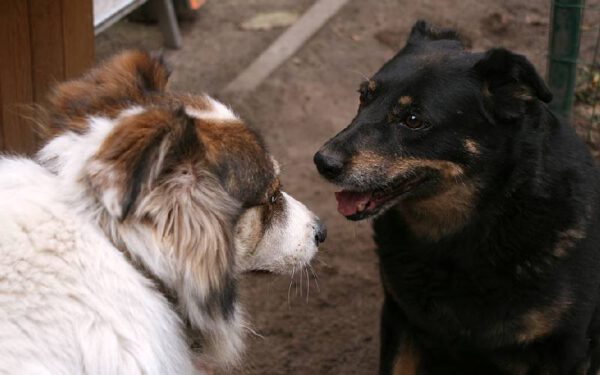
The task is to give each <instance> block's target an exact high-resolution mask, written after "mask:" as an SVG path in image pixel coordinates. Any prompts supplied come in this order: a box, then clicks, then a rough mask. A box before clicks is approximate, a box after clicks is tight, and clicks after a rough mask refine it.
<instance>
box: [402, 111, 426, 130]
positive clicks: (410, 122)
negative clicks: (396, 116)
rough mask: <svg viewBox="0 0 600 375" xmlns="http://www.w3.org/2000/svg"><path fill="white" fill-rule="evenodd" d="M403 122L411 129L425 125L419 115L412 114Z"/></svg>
mask: <svg viewBox="0 0 600 375" xmlns="http://www.w3.org/2000/svg"><path fill="white" fill-rule="evenodd" d="M403 123H404V125H406V127H408V128H411V129H420V128H422V127H423V126H424V125H425V123H424V122H423V121H422V120H421V119H420V118H419V116H417V115H412V114H410V115H408V116H407V117H406V119H404V121H403Z"/></svg>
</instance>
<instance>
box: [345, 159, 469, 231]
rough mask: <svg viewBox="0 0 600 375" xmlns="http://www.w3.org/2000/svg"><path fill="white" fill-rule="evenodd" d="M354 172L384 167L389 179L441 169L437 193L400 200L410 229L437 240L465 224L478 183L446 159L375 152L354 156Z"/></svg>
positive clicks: (364, 172) (370, 170) (399, 205)
mask: <svg viewBox="0 0 600 375" xmlns="http://www.w3.org/2000/svg"><path fill="white" fill-rule="evenodd" d="M352 168H357V169H358V170H357V171H354V172H355V173H363V174H368V173H369V172H372V173H374V174H375V173H379V172H380V171H383V173H385V176H386V178H387V179H389V180H392V179H394V178H397V177H400V176H404V175H409V174H410V173H412V172H414V171H415V170H417V169H420V168H431V169H434V170H436V171H438V172H439V173H440V177H441V178H442V181H441V183H440V185H439V190H438V193H437V194H436V195H434V196H431V197H427V198H423V199H410V200H405V201H402V202H400V203H399V204H398V206H397V207H398V209H399V210H400V213H401V214H402V216H403V218H404V220H405V222H406V224H407V225H408V226H409V228H410V229H411V231H412V232H413V233H414V234H415V235H417V236H419V237H423V238H429V239H431V240H432V241H437V240H439V239H440V238H442V237H444V236H446V235H448V234H451V233H455V232H456V231H457V230H459V229H461V228H462V227H464V225H465V224H466V223H467V221H468V220H469V218H470V216H471V213H472V211H473V205H474V200H475V194H476V192H477V190H478V184H477V182H476V181H473V180H469V179H467V180H465V179H464V170H463V168H462V167H461V166H460V165H458V164H456V163H453V162H451V161H447V160H430V159H415V158H403V159H392V158H389V157H386V156H383V155H380V154H377V153H374V152H362V153H360V154H358V155H356V156H355V157H354V158H353V159H352Z"/></svg>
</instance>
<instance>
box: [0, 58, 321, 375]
mask: <svg viewBox="0 0 600 375" xmlns="http://www.w3.org/2000/svg"><path fill="white" fill-rule="evenodd" d="M167 78H168V74H167V71H166V70H165V68H164V66H163V64H162V63H161V62H160V61H159V60H158V59H154V58H152V57H151V56H150V55H148V54H146V53H143V52H138V51H132V52H125V53H122V54H120V55H117V56H116V57H114V58H112V59H111V60H109V61H108V62H107V63H105V64H104V65H102V66H100V67H98V68H96V69H94V70H92V71H91V72H90V73H88V74H87V75H86V76H84V77H83V78H81V79H78V80H74V81H71V82H67V83H64V84H62V85H60V86H58V87H57V89H56V91H55V92H54V94H53V95H52V97H51V104H50V111H49V116H48V119H47V121H46V124H47V126H46V130H47V131H48V133H49V136H50V139H49V141H48V143H47V144H46V145H45V146H44V147H43V149H42V150H41V151H40V152H39V154H38V157H37V161H34V160H31V159H25V158H10V157H5V158H2V159H0V223H2V224H1V225H0V373H10V374H16V373H19V374H75V373H77V374H79V373H86V374H134V373H145V374H188V373H195V372H197V371H198V368H197V365H196V363H197V361H200V362H201V363H204V364H206V365H208V366H209V367H212V366H216V367H227V366H231V365H235V364H236V362H238V361H239V359H240V355H241V352H242V348H243V335H244V330H245V324H244V321H243V317H242V316H241V315H242V314H241V311H240V306H239V305H238V301H237V296H236V283H237V282H236V279H237V275H238V274H239V273H240V272H241V271H244V270H254V269H259V270H268V271H274V272H280V273H285V272H288V271H291V270H292V269H293V268H299V267H300V268H301V267H305V266H307V265H308V262H309V261H310V260H311V258H312V257H313V255H315V253H316V251H317V246H318V244H319V242H322V241H323V240H324V237H325V232H324V228H323V226H322V225H321V224H320V222H319V220H318V219H317V217H316V216H315V215H314V214H312V213H311V212H310V211H309V210H308V209H307V208H306V207H305V206H304V205H302V204H301V203H300V202H298V201H296V200H294V199H293V198H292V197H290V196H289V195H287V194H286V193H284V192H283V191H282V190H281V185H280V182H279V177H278V175H279V170H278V166H277V163H276V162H275V161H274V160H273V158H272V157H271V156H270V155H269V154H268V152H267V151H266V149H265V146H264V144H263V142H262V140H261V139H260V137H259V136H258V135H257V134H256V133H255V132H254V131H252V130H251V129H249V128H248V127H247V126H246V125H245V124H244V123H243V122H242V121H241V120H240V119H239V118H238V117H236V116H235V115H234V114H233V113H232V112H231V111H230V110H229V109H228V108H227V107H225V106H224V105H223V104H221V103H219V102H217V101H215V100H213V99H211V98H210V97H208V96H190V95H181V94H175V93H170V92H167V91H165V86H166V83H167ZM190 332H193V334H190ZM192 344H193V345H192ZM192 346H194V347H195V350H192V349H191V347H192Z"/></svg>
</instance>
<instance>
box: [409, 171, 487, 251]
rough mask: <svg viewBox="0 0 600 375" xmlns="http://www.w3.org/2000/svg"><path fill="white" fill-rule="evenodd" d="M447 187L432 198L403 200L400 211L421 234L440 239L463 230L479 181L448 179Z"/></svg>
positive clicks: (416, 231)
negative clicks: (460, 181) (459, 181)
mask: <svg viewBox="0 0 600 375" xmlns="http://www.w3.org/2000/svg"><path fill="white" fill-rule="evenodd" d="M445 188H446V190H444V191H442V192H441V193H439V194H437V195H435V196H433V197H431V198H426V199H419V200H410V201H404V202H400V204H399V206H398V207H399V210H400V213H401V214H402V217H403V218H404V221H405V222H406V224H407V225H408V226H409V227H410V229H411V231H412V232H413V233H414V234H416V235H417V236H419V237H424V238H429V239H431V240H433V241H437V240H439V239H440V238H442V237H444V236H447V235H449V234H452V233H455V232H456V231H458V230H460V229H461V228H462V227H463V226H464V225H465V224H466V223H467V221H468V220H469V218H470V216H471V213H472V210H473V203H474V202H473V201H474V196H475V193H476V192H477V184H476V183H474V182H473V181H466V182H464V183H454V182H447V183H446V186H445Z"/></svg>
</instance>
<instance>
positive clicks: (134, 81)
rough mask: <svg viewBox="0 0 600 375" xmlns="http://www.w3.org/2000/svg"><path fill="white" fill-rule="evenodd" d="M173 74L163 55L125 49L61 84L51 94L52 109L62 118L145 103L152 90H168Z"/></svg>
mask: <svg viewBox="0 0 600 375" xmlns="http://www.w3.org/2000/svg"><path fill="white" fill-rule="evenodd" d="M169 74H170V73H169V70H168V69H167V67H166V66H165V64H164V61H163V59H162V57H161V56H159V55H156V56H155V55H152V54H149V53H147V52H143V51H137V50H132V51H125V52H122V53H120V54H118V55H116V56H114V57H112V58H110V59H109V60H107V61H106V62H104V63H103V64H102V65H100V66H99V67H97V68H94V69H92V70H91V71H90V72H89V73H87V74H86V75H85V76H83V77H81V78H78V79H75V80H72V81H68V82H65V83H63V84H60V85H59V86H57V88H56V89H55V90H54V92H53V93H52V95H51V96H50V104H51V108H52V110H53V112H54V113H56V114H57V115H59V116H61V117H66V118H73V117H79V116H89V115H93V114H95V113H103V112H106V111H107V110H110V109H111V108H113V107H115V106H118V105H120V104H121V105H122V104H128V105H131V104H132V103H135V104H143V102H144V98H145V96H146V95H147V94H148V93H152V92H161V91H164V90H165V88H166V85H167V81H168V79H169Z"/></svg>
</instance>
